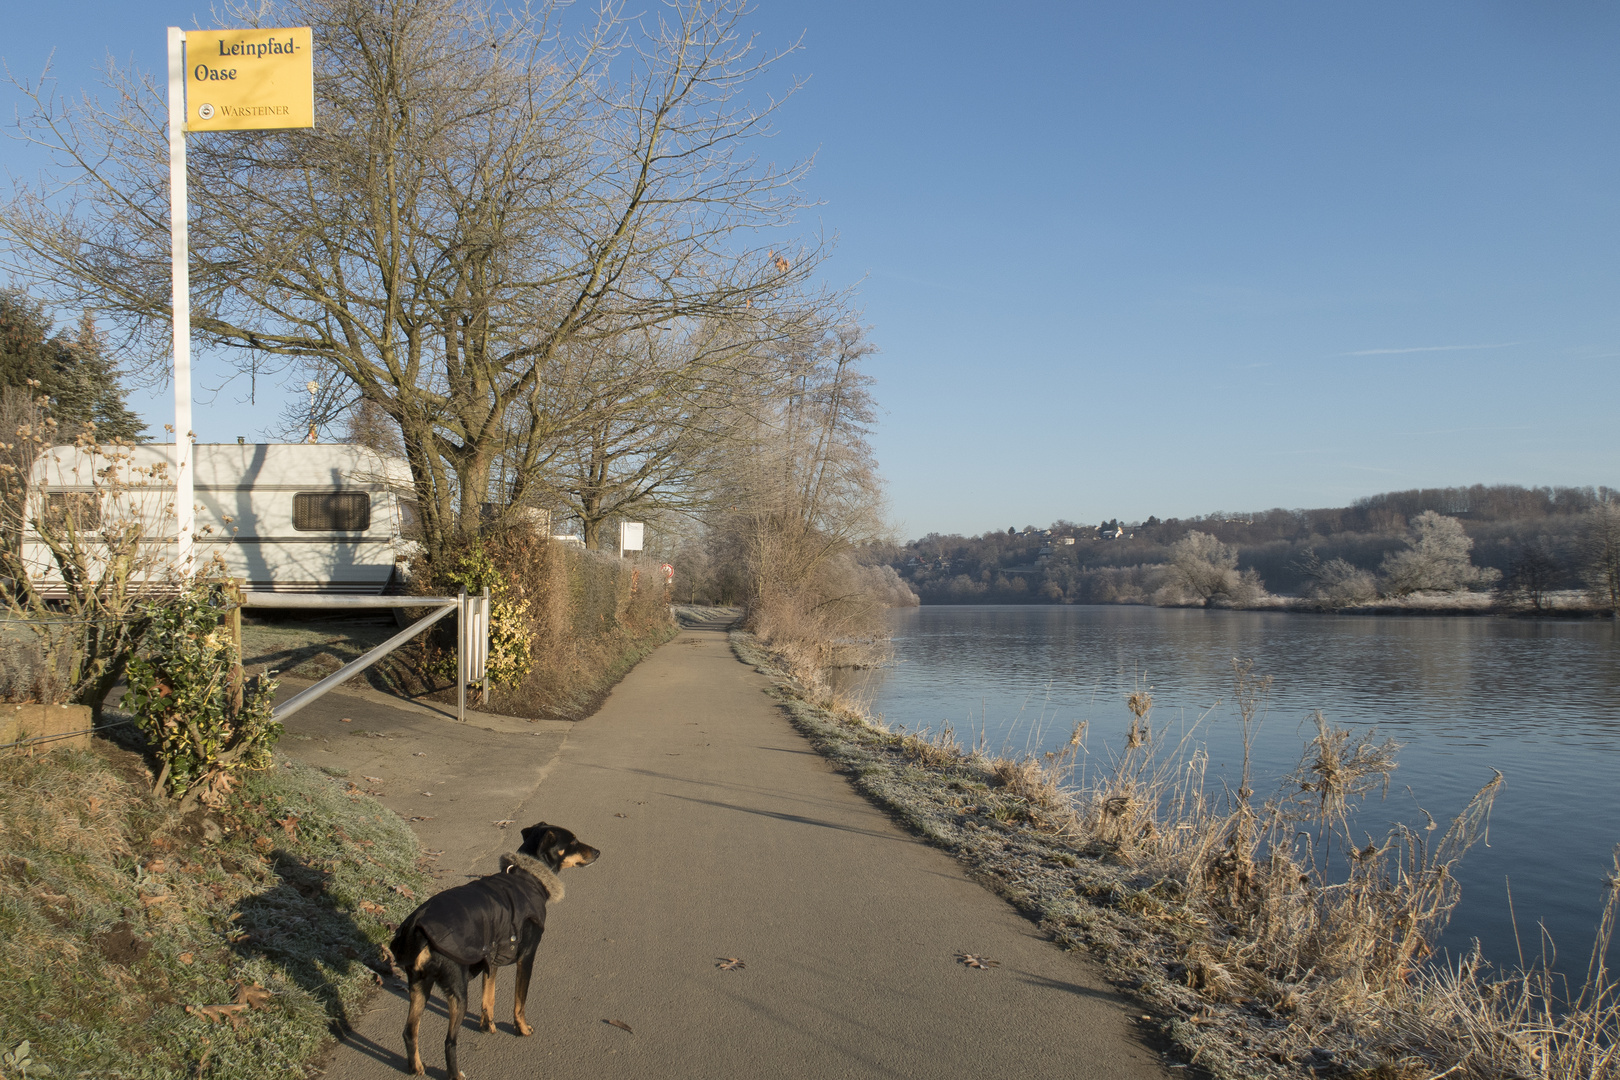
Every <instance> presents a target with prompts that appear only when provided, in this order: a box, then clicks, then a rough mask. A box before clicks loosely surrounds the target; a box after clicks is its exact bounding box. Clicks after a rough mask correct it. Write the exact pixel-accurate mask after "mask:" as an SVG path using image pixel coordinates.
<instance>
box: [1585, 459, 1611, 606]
mask: <svg viewBox="0 0 1620 1080" xmlns="http://www.w3.org/2000/svg"><path fill="white" fill-rule="evenodd" d="M1581 556H1582V561H1583V562H1584V564H1585V565H1584V567H1583V569H1584V570H1585V574H1584V577H1585V579H1586V587H1587V590H1588V592H1589V593H1590V594H1591V596H1592V599H1593V600H1594V601H1596V602H1597V603H1598V604H1600V605H1602V606H1604V607H1606V608H1609V609H1610V610H1611V611H1614V612H1616V613H1617V614H1620V496H1617V493H1616V492H1614V491H1611V490H1609V489H1607V488H1605V489H1603V490H1602V491H1601V493H1600V496H1599V501H1598V503H1597V505H1595V506H1593V507H1592V509H1591V510H1589V511H1587V515H1586V522H1585V524H1584V526H1583V528H1582V530H1581Z"/></svg>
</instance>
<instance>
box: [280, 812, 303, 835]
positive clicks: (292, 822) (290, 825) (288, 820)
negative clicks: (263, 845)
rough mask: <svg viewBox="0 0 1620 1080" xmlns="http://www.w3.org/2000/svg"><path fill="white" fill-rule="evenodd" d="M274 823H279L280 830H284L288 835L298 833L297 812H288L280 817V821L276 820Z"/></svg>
mask: <svg viewBox="0 0 1620 1080" xmlns="http://www.w3.org/2000/svg"><path fill="white" fill-rule="evenodd" d="M276 824H277V825H280V826H281V830H282V831H283V832H285V833H286V834H287V835H288V836H292V837H296V836H297V835H298V815H297V814H288V815H287V816H286V817H284V818H282V819H281V820H280V821H277V822H276Z"/></svg>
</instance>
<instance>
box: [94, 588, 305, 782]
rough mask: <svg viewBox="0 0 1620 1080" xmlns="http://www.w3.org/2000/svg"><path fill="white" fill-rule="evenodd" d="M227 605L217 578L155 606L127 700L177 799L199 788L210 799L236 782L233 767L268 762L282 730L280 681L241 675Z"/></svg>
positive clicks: (262, 766) (252, 766)
mask: <svg viewBox="0 0 1620 1080" xmlns="http://www.w3.org/2000/svg"><path fill="white" fill-rule="evenodd" d="M228 610H229V601H228V599H227V594H226V591H225V588H224V586H222V585H220V584H219V583H217V582H199V583H197V584H195V585H193V586H191V587H190V588H188V589H186V590H185V591H183V592H181V593H180V594H179V596H177V597H175V598H174V599H172V600H171V601H169V602H167V603H163V604H154V605H151V607H150V609H149V614H150V618H151V626H150V629H149V630H148V631H147V634H146V640H145V645H144V648H143V650H142V653H141V655H140V656H137V657H136V658H135V659H133V660H131V661H130V663H129V669H128V680H129V691H128V692H127V693H126V694H125V695H124V699H123V702H122V707H123V708H125V709H127V710H129V712H130V713H131V714H132V715H133V717H134V720H135V723H136V725H137V726H138V727H139V728H140V729H141V730H142V731H143V732H145V733H146V736H147V738H148V739H149V740H150V742H151V744H152V748H153V751H154V753H156V755H157V757H158V760H159V761H160V762H161V765H162V771H161V772H160V773H159V774H158V781H157V786H158V787H160V788H166V789H167V790H168V793H169V794H170V795H172V796H174V797H176V798H180V797H182V796H187V795H190V794H193V793H195V794H196V795H197V796H198V797H200V798H201V799H202V801H203V802H205V803H207V804H208V805H210V806H217V805H219V803H220V801H221V798H222V796H223V795H224V793H225V792H227V791H229V790H230V789H231V787H232V786H233V781H232V778H231V774H232V773H233V772H234V771H236V770H240V769H266V768H269V767H270V751H271V749H272V748H273V747H274V746H275V744H276V740H277V739H278V738H280V736H281V725H280V724H279V723H278V722H276V720H274V719H273V718H272V716H271V712H270V710H271V705H272V700H273V698H274V695H275V685H276V684H275V683H274V681H272V680H271V679H270V677H269V676H268V675H259V676H255V677H254V678H252V679H248V680H242V674H241V667H240V659H241V658H240V653H239V649H238V646H237V644H236V642H234V641H232V640H231V635H230V630H229V627H228V626H227V625H225V619H226V617H227V615H228Z"/></svg>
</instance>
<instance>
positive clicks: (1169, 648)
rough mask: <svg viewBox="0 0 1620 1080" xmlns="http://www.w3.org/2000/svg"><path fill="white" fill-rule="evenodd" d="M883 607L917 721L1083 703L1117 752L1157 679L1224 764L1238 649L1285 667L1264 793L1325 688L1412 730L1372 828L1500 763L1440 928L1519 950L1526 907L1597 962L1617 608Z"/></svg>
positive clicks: (1433, 803)
mask: <svg viewBox="0 0 1620 1080" xmlns="http://www.w3.org/2000/svg"><path fill="white" fill-rule="evenodd" d="M891 618H892V629H893V632H894V646H895V664H894V665H893V666H891V667H888V668H885V669H881V670H879V671H876V672H873V673H870V674H869V675H866V676H864V677H862V678H861V679H860V680H859V683H860V688H861V689H862V690H863V692H864V693H865V694H866V695H868V696H869V698H870V707H871V709H872V711H873V712H874V713H880V714H882V716H883V718H884V720H885V721H886V722H888V723H889V724H891V725H903V726H905V727H906V728H908V729H911V730H917V729H922V728H927V729H931V730H933V731H936V732H937V731H939V730H941V729H942V728H943V727H944V726H945V725H950V726H951V727H953V728H954V730H955V732H956V734H957V736H958V738H959V739H960V740H961V741H962V742H964V743H968V742H971V741H973V740H975V739H982V740H983V741H984V742H985V743H986V744H987V745H988V748H989V749H990V750H992V751H1002V752H1009V753H1012V754H1015V755H1021V754H1023V753H1026V752H1029V753H1040V752H1044V751H1046V750H1052V749H1056V748H1057V747H1059V746H1061V745H1062V744H1063V743H1064V742H1065V741H1066V740H1067V739H1068V737H1069V734H1070V732H1071V730H1072V729H1073V727H1074V725H1075V723H1077V722H1079V721H1085V722H1086V723H1087V724H1088V735H1087V739H1086V746H1087V752H1088V759H1089V761H1090V763H1091V764H1090V765H1089V767H1090V768H1093V769H1095V768H1097V767H1099V766H1103V765H1106V762H1107V760H1108V755H1109V753H1110V751H1111V749H1113V748H1117V747H1119V746H1120V745H1121V741H1122V739H1121V736H1122V733H1123V732H1124V730H1125V728H1126V726H1127V725H1128V724H1129V721H1130V714H1129V712H1128V711H1127V710H1126V708H1125V696H1126V695H1127V694H1128V693H1130V692H1131V691H1132V690H1135V689H1150V690H1151V692H1152V694H1153V701H1154V708H1153V714H1152V718H1153V721H1154V726H1155V729H1156V730H1157V731H1158V732H1159V738H1160V741H1161V743H1162V741H1163V740H1164V739H1165V738H1167V737H1169V738H1179V737H1180V735H1181V734H1182V732H1183V731H1184V730H1186V729H1187V728H1189V727H1193V726H1194V725H1196V727H1194V730H1193V738H1194V739H1195V740H1196V741H1197V742H1198V743H1201V744H1202V745H1204V746H1205V747H1207V749H1208V751H1209V755H1210V773H1211V777H1212V779H1215V777H1216V774H1217V773H1219V774H1220V775H1221V776H1224V777H1227V778H1231V777H1233V776H1234V775H1235V772H1234V770H1240V769H1241V764H1242V749H1241V747H1242V742H1241V738H1240V737H1239V727H1240V725H1239V723H1238V720H1237V712H1236V709H1235V708H1233V707H1232V704H1231V702H1232V668H1231V662H1232V659H1233V658H1234V657H1239V658H1243V659H1252V660H1253V661H1254V662H1255V673H1256V674H1261V675H1270V676H1272V677H1273V679H1274V683H1273V687H1272V690H1271V693H1270V697H1269V701H1268V705H1267V709H1266V711H1265V713H1264V720H1263V723H1262V724H1261V726H1260V728H1259V734H1258V737H1257V738H1256V740H1255V742H1254V749H1255V754H1254V757H1255V768H1256V776H1257V777H1258V782H1257V783H1255V784H1254V787H1255V789H1256V790H1257V792H1259V793H1260V795H1261V796H1264V795H1265V794H1267V793H1269V792H1270V791H1272V790H1275V786H1276V784H1277V782H1278V781H1280V780H1281V778H1282V777H1284V776H1286V775H1287V774H1288V772H1289V771H1290V770H1291V769H1292V768H1293V767H1294V765H1295V764H1297V763H1298V761H1299V759H1300V755H1301V751H1302V748H1303V746H1304V744H1305V742H1306V741H1307V740H1308V739H1309V737H1310V735H1311V734H1313V733H1314V730H1315V729H1314V726H1313V725H1311V724H1310V723H1309V717H1310V715H1311V714H1312V713H1313V712H1315V711H1316V710H1318V709H1320V710H1321V711H1322V712H1323V713H1324V714H1326V716H1327V718H1328V719H1329V720H1330V721H1332V722H1334V723H1336V724H1341V725H1350V726H1354V727H1357V728H1366V727H1374V726H1375V727H1376V728H1377V730H1378V732H1379V733H1380V734H1381V735H1388V736H1391V737H1393V738H1395V739H1397V740H1398V741H1400V742H1401V743H1403V744H1404V747H1403V749H1402V750H1401V752H1400V766H1399V768H1398V769H1397V770H1396V772H1395V774H1394V778H1393V782H1392V784H1391V786H1390V790H1389V794H1388V796H1387V797H1380V796H1378V795H1374V796H1373V797H1372V801H1370V802H1369V803H1368V804H1367V805H1366V806H1365V807H1364V808H1363V810H1362V812H1361V815H1360V817H1359V818H1358V825H1359V827H1360V828H1362V829H1364V830H1366V831H1367V832H1370V833H1373V834H1374V835H1376V836H1377V837H1379V838H1381V837H1382V835H1383V834H1384V832H1385V831H1386V830H1387V827H1388V825H1389V823H1390V822H1393V821H1404V822H1407V823H1408V824H1413V825H1418V826H1421V825H1422V824H1423V823H1424V816H1423V811H1424V810H1427V811H1428V812H1429V813H1431V814H1433V815H1434V817H1435V819H1436V820H1438V821H1440V822H1441V824H1442V826H1443V825H1444V824H1445V823H1447V822H1449V820H1450V819H1451V817H1452V816H1453V815H1454V814H1456V813H1457V812H1458V811H1459V810H1461V809H1462V808H1463V807H1464V806H1465V805H1466V804H1467V802H1468V800H1469V798H1470V797H1471V796H1472V795H1473V794H1474V793H1475V792H1476V791H1477V790H1478V789H1479V788H1480V787H1481V786H1482V785H1484V784H1485V783H1486V782H1487V781H1489V780H1490V778H1491V775H1492V770H1493V769H1497V770H1500V771H1501V772H1502V773H1503V775H1504V776H1505V778H1506V786H1505V787H1504V788H1503V790H1502V791H1501V793H1500V795H1499V796H1498V798H1497V800H1496V808H1495V811H1494V813H1493V815H1492V818H1491V825H1490V832H1489V837H1488V845H1489V846H1486V844H1484V843H1482V844H1480V845H1478V846H1476V847H1475V848H1474V849H1473V850H1472V851H1470V852H1469V853H1468V855H1467V857H1466V858H1465V859H1464V860H1463V864H1462V866H1461V868H1460V873H1459V875H1458V876H1459V879H1460V881H1461V884H1462V887H1463V893H1462V896H1463V899H1462V903H1461V904H1460V905H1459V907H1458V909H1457V910H1456V912H1455V914H1454V915H1453V918H1452V921H1451V926H1450V929H1449V930H1448V931H1447V934H1446V936H1445V938H1444V939H1443V940H1442V942H1441V945H1442V946H1443V947H1444V948H1446V949H1448V950H1449V951H1451V952H1452V953H1453V954H1455V953H1456V952H1458V951H1460V950H1462V949H1465V948H1466V947H1467V946H1468V945H1469V943H1470V942H1471V941H1472V940H1473V939H1475V938H1477V939H1479V940H1480V941H1481V943H1482V945H1483V947H1484V949H1485V953H1486V955H1487V957H1488V958H1490V959H1492V960H1493V961H1496V962H1498V963H1503V964H1509V965H1511V964H1513V963H1515V962H1516V960H1517V950H1518V948H1519V946H1518V945H1517V944H1516V943H1515V936H1514V930H1513V926H1514V918H1513V917H1512V916H1513V915H1516V921H1517V926H1518V940H1519V942H1521V943H1522V947H1523V950H1524V952H1525V954H1526V956H1527V958H1529V957H1531V954H1533V953H1537V952H1539V950H1540V949H1541V940H1540V931H1539V930H1538V924H1540V925H1541V926H1544V927H1545V928H1546V932H1547V934H1548V935H1549V937H1550V940H1551V941H1553V942H1554V943H1555V944H1556V946H1557V953H1558V960H1559V964H1558V966H1559V967H1560V968H1562V969H1564V970H1566V971H1570V972H1572V973H1574V974H1577V975H1578V974H1579V973H1580V971H1581V970H1583V969H1584V963H1585V958H1586V956H1587V955H1588V953H1589V951H1590V949H1591V944H1592V932H1593V930H1594V928H1595V927H1596V925H1597V920H1598V916H1599V913H1600V911H1601V907H1602V902H1603V896H1604V891H1605V890H1604V881H1603V879H1604V875H1605V873H1606V872H1607V871H1608V870H1610V868H1611V865H1612V864H1611V859H1610V851H1611V849H1612V848H1613V846H1614V845H1615V844H1616V843H1620V624H1616V623H1615V622H1614V621H1607V620H1602V621H1600V620H1592V621H1580V622H1573V621H1555V620H1527V619H1525V620H1520V619H1512V620H1506V619H1490V618H1438V617H1410V618H1403V617H1390V616H1336V615H1305V614H1288V613H1282V612H1239V611H1204V610H1188V609H1168V608H1146V607H1080V606H1074V607H1057V606H1052V607H1047V606H985V607H923V608H910V609H902V610H896V611H894V612H893V613H892V615H891ZM1217 702H1219V704H1216V703H1217ZM1212 706H1213V708H1212ZM1201 717H1202V719H1200V718H1201ZM1218 784H1219V780H1218V779H1215V785H1214V786H1216V787H1218ZM1231 786H1232V787H1236V786H1237V784H1236V782H1235V780H1234V781H1233V782H1232V783H1231ZM1434 835H1436V836H1437V835H1438V834H1434ZM1510 886H1511V899H1512V908H1511V911H1512V915H1510V907H1509V889H1510Z"/></svg>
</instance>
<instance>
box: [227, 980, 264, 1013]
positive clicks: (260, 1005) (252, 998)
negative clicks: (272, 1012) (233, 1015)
mask: <svg viewBox="0 0 1620 1080" xmlns="http://www.w3.org/2000/svg"><path fill="white" fill-rule="evenodd" d="M231 1001H233V1002H234V1003H236V1004H237V1005H246V1006H247V1007H248V1008H250V1009H268V1008H269V1007H270V991H268V990H266V989H265V988H264V987H262V986H260V985H259V984H258V983H246V982H239V983H237V984H236V993H235V994H232V995H231Z"/></svg>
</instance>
